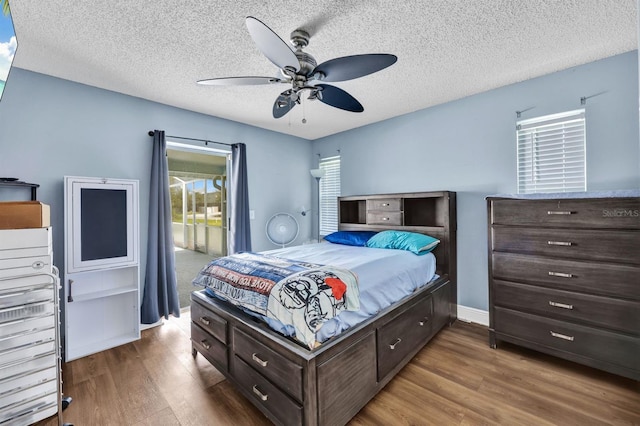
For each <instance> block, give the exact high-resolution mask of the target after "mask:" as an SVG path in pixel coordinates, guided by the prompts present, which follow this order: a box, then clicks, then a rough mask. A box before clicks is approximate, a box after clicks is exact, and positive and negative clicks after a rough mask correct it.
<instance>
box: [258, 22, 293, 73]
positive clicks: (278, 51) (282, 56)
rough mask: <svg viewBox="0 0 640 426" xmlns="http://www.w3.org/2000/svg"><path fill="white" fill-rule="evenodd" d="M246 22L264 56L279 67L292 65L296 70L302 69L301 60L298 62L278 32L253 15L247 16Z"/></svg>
mask: <svg viewBox="0 0 640 426" xmlns="http://www.w3.org/2000/svg"><path fill="white" fill-rule="evenodd" d="M246 23H247V29H248V30H249V34H251V38H252V39H253V41H254V42H255V43H256V45H258V49H260V51H261V52H262V54H263V55H264V56H266V57H267V58H268V59H269V60H270V61H271V62H273V63H274V64H275V65H276V66H277V67H278V68H281V69H284V68H287V67H290V68H292V69H294V70H296V71H299V70H300V62H298V58H297V57H296V54H295V53H293V50H291V48H290V47H289V45H288V44H287V43H285V42H284V40H282V39H281V38H280V37H279V36H278V34H276V33H275V32H273V30H272V29H271V28H269V27H267V26H266V25H265V24H264V23H263V22H262V21H260V20H258V19H256V18H254V17H253V16H247V19H246Z"/></svg>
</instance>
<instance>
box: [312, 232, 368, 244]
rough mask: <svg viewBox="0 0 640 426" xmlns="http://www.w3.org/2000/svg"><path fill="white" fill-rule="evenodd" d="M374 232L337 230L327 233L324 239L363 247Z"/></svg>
mask: <svg viewBox="0 0 640 426" xmlns="http://www.w3.org/2000/svg"><path fill="white" fill-rule="evenodd" d="M376 234H377V232H373V231H337V232H334V233H331V234H329V235H327V236H326V237H324V239H325V240H327V241H329V242H330V243H334V244H345V245H347V246H358V247H365V246H366V245H367V241H369V238H371V237H373V236H374V235H376Z"/></svg>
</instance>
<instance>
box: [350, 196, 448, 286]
mask: <svg viewBox="0 0 640 426" xmlns="http://www.w3.org/2000/svg"><path fill="white" fill-rule="evenodd" d="M338 228H339V229H340V230H343V231H356V230H362V231H365V230H368V231H382V230H385V229H396V230H402V231H411V232H418V233H421V234H427V235H430V236H432V237H435V238H437V239H439V240H440V244H438V247H436V249H435V250H434V251H433V253H434V255H435V256H436V261H437V263H436V265H437V273H438V274H440V275H444V274H448V275H449V278H450V279H451V282H452V283H456V269H457V261H456V193H455V192H451V191H434V192H408V193H394V194H375V195H358V196H346V197H338Z"/></svg>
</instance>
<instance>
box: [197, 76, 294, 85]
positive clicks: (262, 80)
mask: <svg viewBox="0 0 640 426" xmlns="http://www.w3.org/2000/svg"><path fill="white" fill-rule="evenodd" d="M283 81H284V80H281V79H279V78H276V77H222V78H209V79H206V80H198V81H196V83H198V84H201V85H203V86H254V85H258V84H275V83H281V82H283Z"/></svg>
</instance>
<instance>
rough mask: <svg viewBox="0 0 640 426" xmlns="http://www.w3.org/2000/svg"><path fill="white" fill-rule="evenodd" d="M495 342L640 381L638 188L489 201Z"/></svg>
mask: <svg viewBox="0 0 640 426" xmlns="http://www.w3.org/2000/svg"><path fill="white" fill-rule="evenodd" d="M487 207H488V222H489V223H488V225H489V316H490V328H489V341H490V345H491V346H492V347H494V348H495V347H497V344H498V342H499V341H507V342H511V343H515V344H518V345H521V346H526V347H528V348H532V349H535V350H538V351H541V352H545V353H548V354H551V355H555V356H558V357H562V358H566V359H569V360H572V361H575V362H579V363H582V364H586V365H589V366H592V367H595V368H599V369H602V370H606V371H609V372H612V373H615V374H619V375H622V376H626V377H630V378H633V379H635V380H640V192H639V191H616V192H612V193H599V194H590V193H585V194H584V196H581V197H580V198H576V197H572V196H571V195H564V196H563V195H558V194H548V196H546V197H545V198H541V196H540V194H537V195H534V196H529V197H527V196H517V197H506V196H505V197H498V196H496V197H488V198H487Z"/></svg>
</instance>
